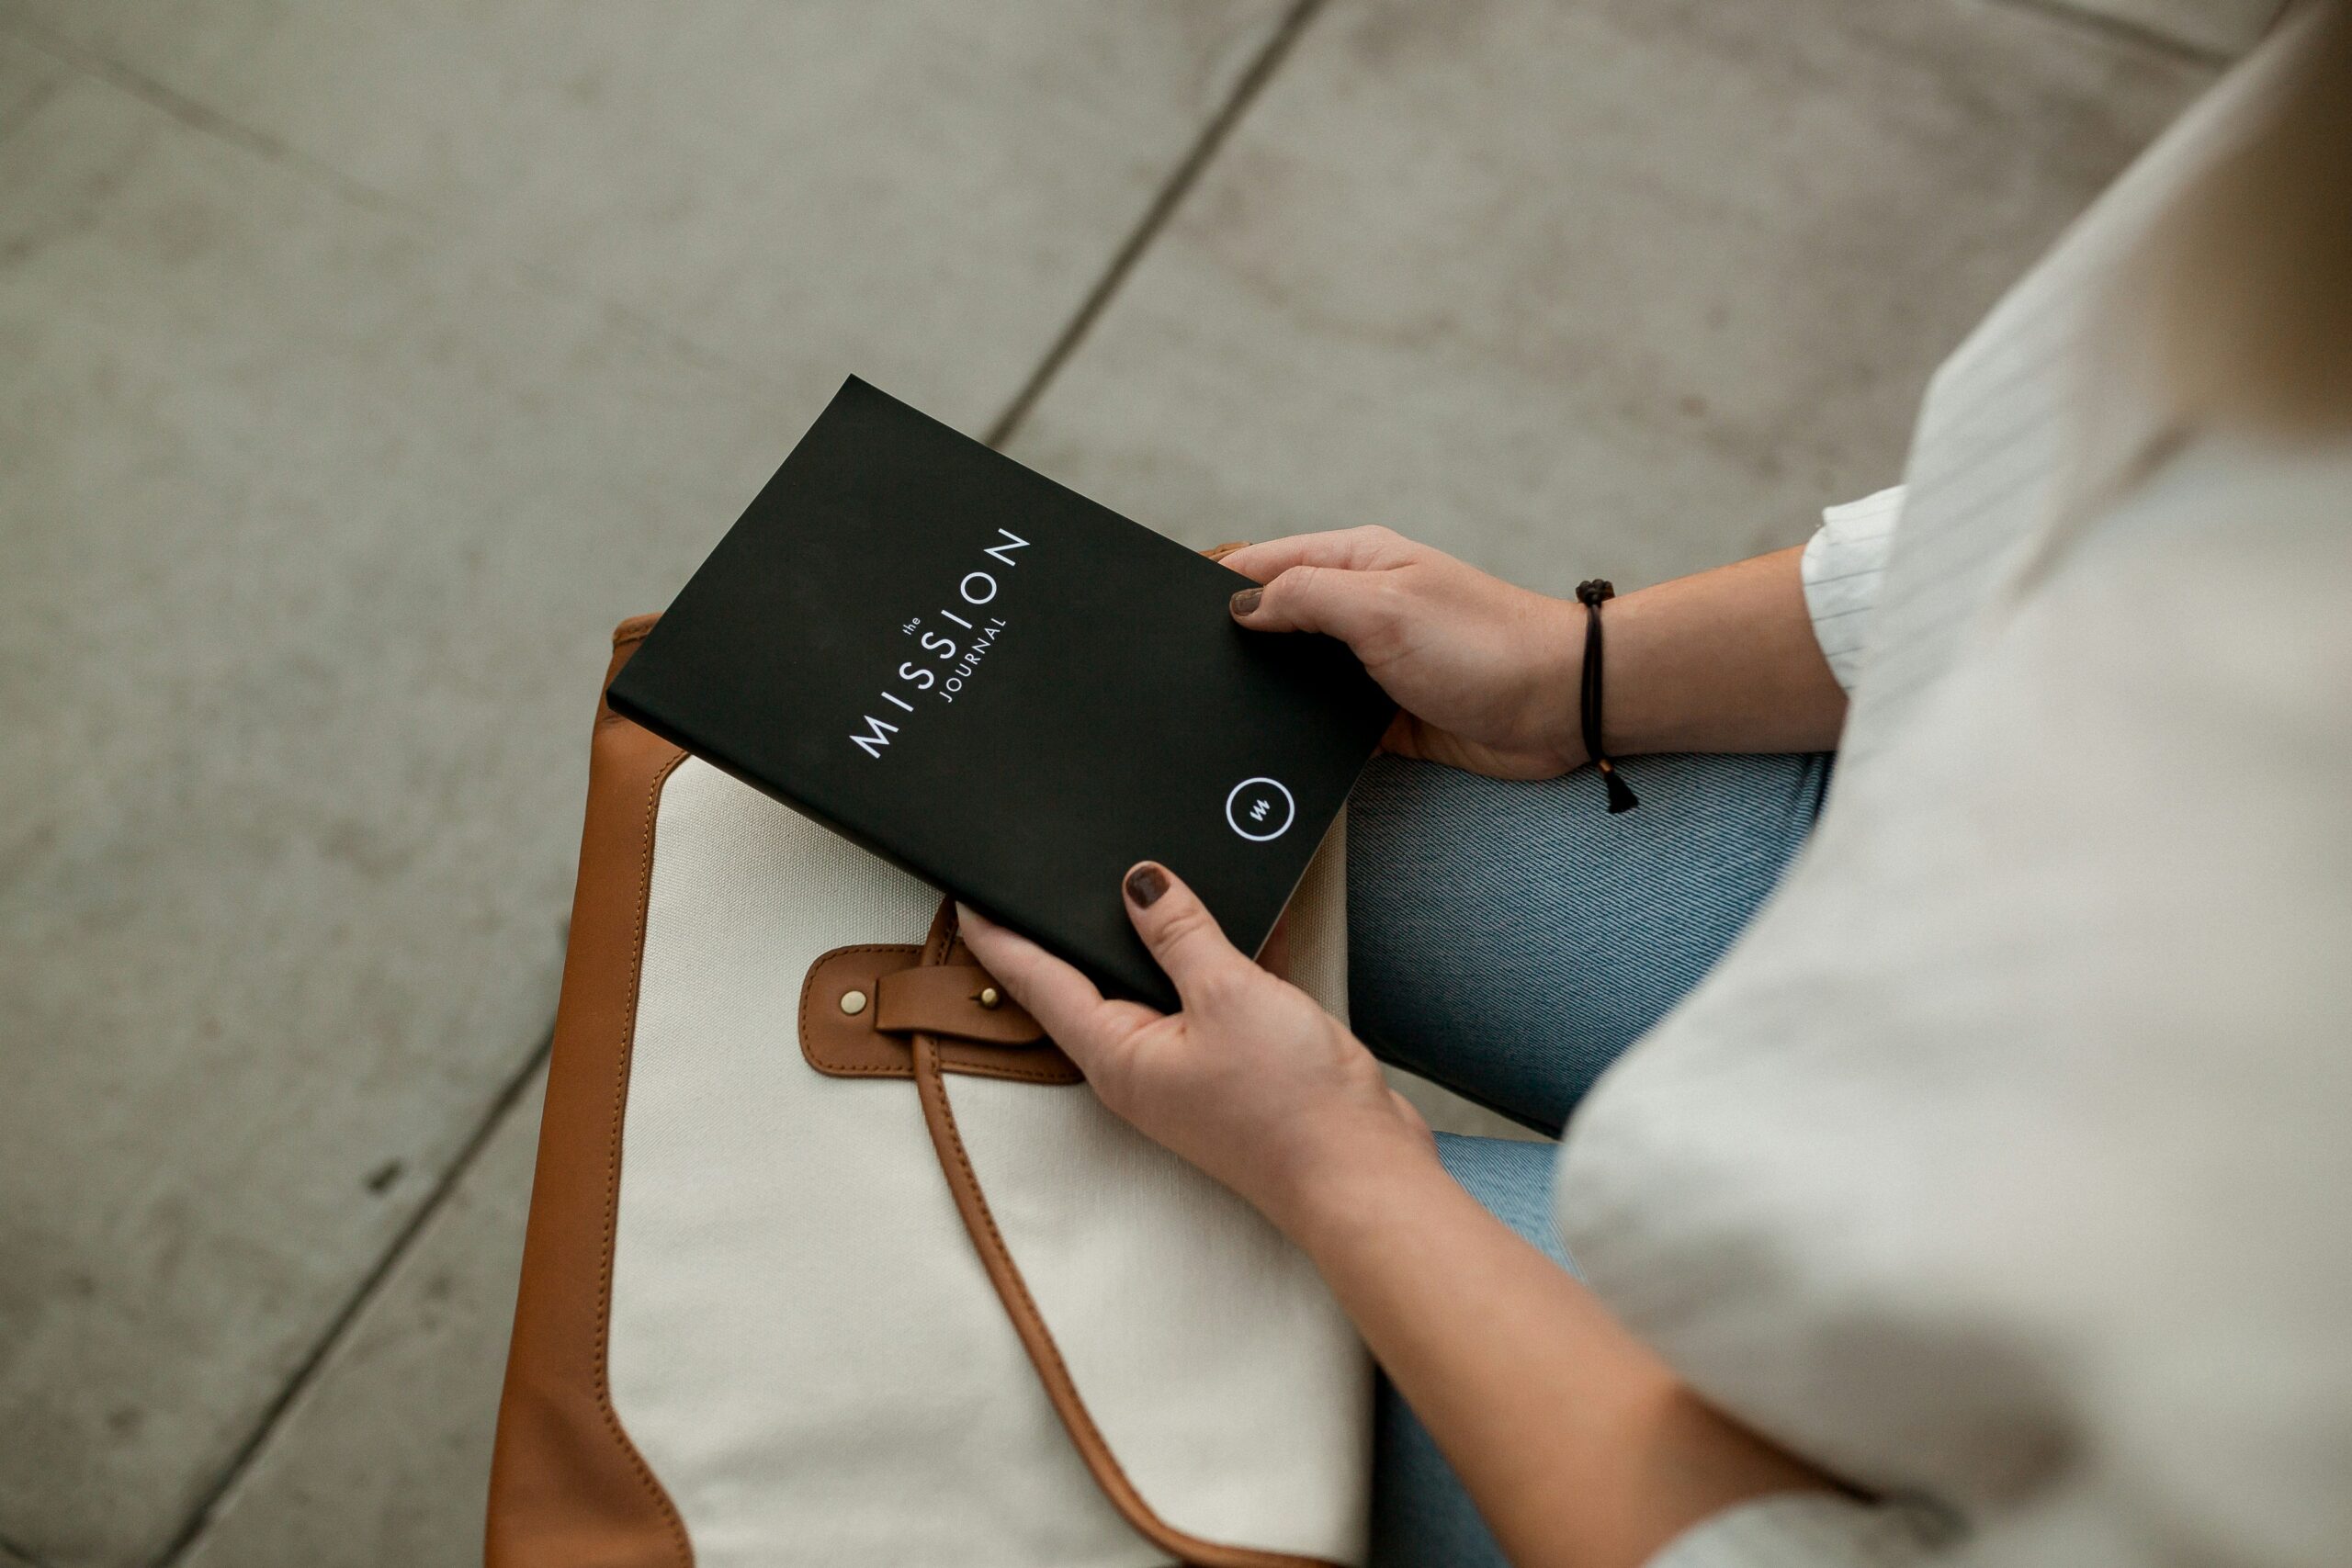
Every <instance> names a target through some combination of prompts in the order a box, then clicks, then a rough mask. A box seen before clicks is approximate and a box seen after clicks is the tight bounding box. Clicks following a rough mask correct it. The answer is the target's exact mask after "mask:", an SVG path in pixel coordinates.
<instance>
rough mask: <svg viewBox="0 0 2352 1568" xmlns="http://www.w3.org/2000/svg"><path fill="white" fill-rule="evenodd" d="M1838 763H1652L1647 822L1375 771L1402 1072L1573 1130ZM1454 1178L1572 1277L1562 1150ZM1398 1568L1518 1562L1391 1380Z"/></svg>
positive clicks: (1594, 799) (1470, 1167) (1494, 1158)
mask: <svg viewBox="0 0 2352 1568" xmlns="http://www.w3.org/2000/svg"><path fill="white" fill-rule="evenodd" d="M1828 774H1829V759H1828V758H1827V757H1826V756H1757V757H1732V756H1677V757H1648V758H1644V759H1642V761H1641V762H1640V764H1639V773H1638V777H1639V787H1640V788H1641V789H1642V792H1643V802H1642V806H1641V808H1640V809H1639V810H1637V811H1634V812H1631V813H1627V814H1623V815H1620V816H1614V817H1612V816H1610V815H1608V814H1607V813H1606V811H1605V810H1604V809H1603V807H1602V805H1601V799H1600V788H1599V786H1598V784H1596V783H1595V781H1594V780H1593V779H1591V778H1590V777H1589V776H1586V775H1581V774H1580V775H1576V776H1572V777H1569V778H1566V779H1555V780H1546V781H1544V782H1542V783H1507V782H1503V781H1498V780H1493V779H1484V778H1479V777H1477V776H1476V775H1474V774H1469V773H1460V772H1458V771H1455V770H1453V769H1449V768H1441V767H1436V766H1432V765H1430V764H1427V763H1418V762H1408V761H1402V760H1399V759H1397V758H1388V757H1384V758H1380V759H1378V760H1376V761H1374V763H1373V765H1372V767H1371V768H1370V769H1369V770H1367V772H1366V773H1365V775H1364V778H1363V782H1362V783H1361V784H1359V785H1358V786H1357V789H1356V791H1355V794H1354V795H1353V796H1352V797H1351V804H1350V807H1349V814H1348V946H1349V971H1350V974H1349V1005H1350V1010H1351V1015H1352V1019H1351V1021H1352V1023H1353V1025H1354V1027H1355V1030H1356V1032H1357V1033H1358V1034H1360V1035H1361V1036H1363V1039H1364V1041H1365V1042H1366V1043H1368V1044H1370V1045H1371V1046H1372V1047H1373V1049H1374V1051H1376V1052H1378V1053H1379V1054H1380V1055H1382V1056H1383V1057H1384V1058H1385V1059H1386V1060H1389V1061H1392V1062H1394V1063H1396V1064H1397V1066H1402V1067H1405V1068H1407V1069H1408V1070H1409V1071H1412V1072H1415V1073H1419V1074H1420V1075H1421V1076H1423V1077H1428V1078H1430V1079H1433V1080H1434V1081H1436V1082H1439V1083H1442V1084H1444V1085H1446V1086H1447V1087H1448V1088H1451V1089H1455V1090H1456V1091H1457V1092H1460V1093H1462V1094H1464V1095H1465V1096H1466V1097H1467V1098H1469V1099H1472V1100H1477V1101H1479V1102H1481V1103H1483V1104H1486V1105H1488V1106H1491V1107H1492V1108H1494V1109H1495V1110H1497V1111H1501V1112H1503V1113H1504V1114H1506V1115H1509V1116H1511V1117H1513V1118H1515V1119H1516V1120H1518V1121H1521V1122H1525V1123H1527V1124H1528V1125H1530V1126H1532V1127H1537V1128H1540V1129H1542V1130H1544V1131H1547V1132H1556V1131H1558V1129H1559V1128H1560V1127H1561V1126H1562V1125H1563V1124H1564V1123H1565V1122H1566V1119H1567V1116H1568V1113H1569V1112H1570V1111H1573V1110H1574V1109H1575V1107H1576V1103H1577V1100H1579V1099H1581V1098H1582V1096H1583V1094H1584V1092H1585V1090H1586V1089H1589V1087H1590V1086H1591V1083H1592V1080H1593V1079H1594V1078H1595V1077H1598V1076H1599V1075H1600V1071H1601V1069H1602V1068H1604V1067H1606V1066H1608V1065H1609V1064H1610V1063H1611V1061H1613V1060H1615V1059H1616V1057H1617V1056H1618V1055H1619V1054H1621V1053H1622V1052H1623V1050H1624V1049H1625V1047H1626V1046H1628V1045H1630V1044H1632V1043H1633V1042H1634V1040H1636V1039H1638V1038H1639V1037H1640V1036H1641V1034H1642V1033H1643V1032H1645V1031H1646V1030H1647V1029H1648V1028H1649V1026H1650V1025H1651V1024H1653V1023H1655V1022H1657V1020H1658V1019H1659V1018H1660V1017H1662V1016H1663V1015H1664V1014H1665V1013H1666V1011H1667V1010H1668V1009H1669V1008H1671V1007H1672V1006H1673V1005H1674V1004H1675V1002H1677V1001H1678V1000H1679V999H1680V998H1681V997H1682V996H1683V995H1684V993H1686V992H1687V991H1689V990H1690V989H1691V987H1692V986H1694V985H1695V984H1697V982H1698V980H1699V979H1700V977H1701V976H1703V975H1704V974H1705V973H1706V972H1707V970H1708V969H1709V968H1710V967H1711V966H1712V965H1713V964H1714V962H1715V960H1716V959H1717V958H1718V957H1720V956H1721V955H1722V953H1723V952H1724V949H1725V948H1726V947H1728V946H1729V945H1730V943H1731V941H1732V939H1733V938H1734V937H1736V935H1737V934H1738V933H1739V931H1740V929H1741V927H1743V926H1744V925H1745V924H1746V923H1747V919H1748V917H1749V916H1750V915H1751V914H1753V913H1754V911H1755V909H1756V908H1757V906H1758V904H1760V903H1761V902H1762V901H1763V899H1764V897H1765V895H1766V894H1768V893H1770V891H1771V889H1772V886H1773V885H1774V884H1775V883H1776V882H1777V881H1778V880H1779V878H1780V874H1781V871H1782V869H1783V868H1784V867H1785V866H1786V865H1787V863H1788V861H1789V858H1790V856H1791V855H1792V854H1793V853H1794V852H1795V851H1796V849H1797V846H1798V845H1799V844H1801V843H1802V842H1803V841H1804V835H1805V833H1806V832H1807V830H1809V829H1811V827H1812V825H1813V820H1814V818H1815V815H1817V813H1818V812H1819V809H1820V804H1821V795H1822V792H1823V790H1824V789H1825V788H1826V784H1827V782H1828ZM1439 1153H1440V1155H1441V1156H1442V1158H1443V1159H1444V1161H1445V1165H1446V1168H1447V1169H1448V1170H1450V1171H1452V1172H1453V1175H1454V1177H1455V1179H1457V1180H1459V1181H1461V1182H1462V1184H1463V1186H1464V1187H1465V1188H1467V1189H1468V1190H1470V1192H1471V1193H1472V1194H1473V1195H1474V1196H1476V1198H1477V1199H1478V1200H1479V1201H1480V1202H1482V1203H1484V1204H1485V1205H1486V1206H1487V1209H1488V1210H1489V1211H1491V1212H1492V1213H1495V1214H1496V1215H1497V1216H1498V1217H1499V1218H1500V1219H1502V1221H1503V1222H1504V1223H1505V1224H1509V1225H1510V1226H1511V1228H1512V1229H1514V1230H1516V1231H1518V1232H1519V1234H1520V1235H1523V1236H1525V1237H1527V1238H1528V1239H1529V1240H1531V1241H1532V1242H1534V1243H1535V1244H1536V1245H1537V1246H1539V1247H1543V1248H1544V1250H1545V1251H1546V1252H1547V1253H1549V1254H1550V1255H1551V1256H1552V1257H1553V1258H1555V1259H1557V1260H1558V1261H1560V1262H1561V1263H1562V1264H1563V1265H1564V1266H1565V1265H1566V1261H1567V1259H1566V1256H1565V1255H1564V1254H1563V1253H1562V1252H1561V1250H1560V1246H1559V1241H1558V1237H1557V1236H1556V1235H1555V1234H1554V1232H1553V1229H1552V1224H1551V1203H1550V1193H1551V1171H1552V1165H1553V1156H1554V1147H1553V1145H1549V1144H1537V1143H1518V1142H1510V1141H1506V1140H1500V1139H1493V1138H1463V1137H1441V1138H1440V1139H1439ZM1375 1426H1376V1450H1375V1458H1374V1523H1373V1561H1374V1563H1375V1564H1376V1565H1378V1568H1408V1565H1413V1568H1419V1565H1421V1564H1430V1563H1444V1564H1448V1565H1449V1568H1451V1565H1456V1564H1459V1565H1463V1568H1470V1565H1475V1564H1482V1563H1494V1564H1500V1563H1501V1562H1503V1558H1502V1555H1501V1553H1500V1551H1498V1549H1497V1548H1496V1546H1495V1543H1494V1540H1493V1538H1492V1537H1491V1536H1490V1535H1489V1534H1488V1533H1487V1529H1486V1527H1485V1526H1484V1524H1483V1523H1481V1522H1480V1520H1479V1518H1478V1516H1477V1513H1476V1509H1475V1508H1473V1507H1472V1506H1471V1505H1470V1502H1469V1499H1468V1498H1467V1496H1466V1495H1464V1493H1463V1491H1462V1489H1461V1485H1460V1483H1458V1482H1457V1481H1456V1480H1455V1479H1454V1477H1453V1472H1452V1471H1451V1470H1450V1469H1449V1468H1448V1467H1447V1465H1446V1463H1445V1461H1444V1459H1443V1458H1442V1456H1441V1455H1440V1454H1439V1453H1438V1451H1437V1449H1436V1446H1435V1444H1434V1443H1433V1442H1432V1441H1431V1440H1430V1437H1429V1434H1428V1432H1427V1431H1426V1430H1425V1429H1424V1428H1423V1427H1421V1425H1420V1423H1419V1420H1418V1419H1416V1418H1415V1417H1414V1416H1413V1414H1412V1412H1411V1411H1410V1410H1409V1409H1408V1408H1407V1407H1406V1405H1405V1404H1404V1402H1403V1401H1402V1400H1401V1399H1399V1398H1398V1397H1397V1394H1396V1392H1395V1391H1394V1390H1393V1389H1392V1388H1390V1387H1389V1386H1388V1384H1387V1381H1386V1380H1385V1378H1384V1379H1383V1380H1382V1382H1381V1388H1380V1393H1379V1399H1378V1403H1377V1406H1376V1410H1375Z"/></svg>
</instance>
